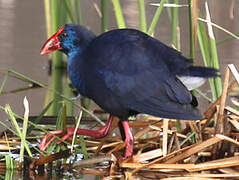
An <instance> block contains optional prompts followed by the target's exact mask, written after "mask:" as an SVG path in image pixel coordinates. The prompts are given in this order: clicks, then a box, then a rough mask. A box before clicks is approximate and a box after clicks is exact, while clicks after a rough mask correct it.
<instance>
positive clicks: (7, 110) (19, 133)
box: [5, 105, 32, 162]
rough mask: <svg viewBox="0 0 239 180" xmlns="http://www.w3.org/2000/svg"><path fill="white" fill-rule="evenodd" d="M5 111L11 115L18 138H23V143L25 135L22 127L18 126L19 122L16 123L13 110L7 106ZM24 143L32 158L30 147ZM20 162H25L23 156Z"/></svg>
mask: <svg viewBox="0 0 239 180" xmlns="http://www.w3.org/2000/svg"><path fill="white" fill-rule="evenodd" d="M5 111H6V113H7V114H8V115H9V117H10V120H11V122H12V124H13V125H14V127H15V128H16V130H17V133H18V136H19V137H20V138H21V141H22V140H23V138H24V136H23V134H22V132H21V130H20V127H19V126H18V123H17V121H16V118H15V116H14V113H13V112H12V110H11V108H10V106H9V105H6V107H5ZM23 143H24V146H25V148H26V151H27V153H28V155H29V156H30V157H32V153H31V151H30V148H29V147H28V144H27V143H26V142H25V140H23ZM20 162H23V156H20Z"/></svg>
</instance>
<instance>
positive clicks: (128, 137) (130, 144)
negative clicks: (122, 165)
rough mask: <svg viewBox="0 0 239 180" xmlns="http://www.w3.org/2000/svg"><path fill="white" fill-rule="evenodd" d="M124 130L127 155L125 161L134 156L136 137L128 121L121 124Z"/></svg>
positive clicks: (125, 154)
mask: <svg viewBox="0 0 239 180" xmlns="http://www.w3.org/2000/svg"><path fill="white" fill-rule="evenodd" d="M121 123H122V125H123V128H124V133H125V139H124V142H125V153H124V159H126V158H128V157H131V156H133V150H134V137H133V134H132V132H131V129H130V127H129V122H128V121H122V122H121Z"/></svg>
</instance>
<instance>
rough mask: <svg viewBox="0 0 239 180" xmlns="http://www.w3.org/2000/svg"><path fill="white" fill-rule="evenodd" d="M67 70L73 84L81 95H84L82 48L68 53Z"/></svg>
mask: <svg viewBox="0 0 239 180" xmlns="http://www.w3.org/2000/svg"><path fill="white" fill-rule="evenodd" d="M67 70H68V74H69V77H70V79H71V82H72V84H73V86H74V87H75V88H77V89H78V90H79V91H80V94H81V95H83V96H86V92H85V84H84V79H85V73H84V58H83V51H82V50H80V49H78V50H77V49H76V50H75V51H72V52H71V53H68V62H67Z"/></svg>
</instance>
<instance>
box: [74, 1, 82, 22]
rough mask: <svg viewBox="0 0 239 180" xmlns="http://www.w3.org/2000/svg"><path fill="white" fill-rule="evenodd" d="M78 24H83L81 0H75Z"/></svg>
mask: <svg viewBox="0 0 239 180" xmlns="http://www.w3.org/2000/svg"><path fill="white" fill-rule="evenodd" d="M74 4H75V12H76V20H77V24H82V17H81V3H80V0H74Z"/></svg>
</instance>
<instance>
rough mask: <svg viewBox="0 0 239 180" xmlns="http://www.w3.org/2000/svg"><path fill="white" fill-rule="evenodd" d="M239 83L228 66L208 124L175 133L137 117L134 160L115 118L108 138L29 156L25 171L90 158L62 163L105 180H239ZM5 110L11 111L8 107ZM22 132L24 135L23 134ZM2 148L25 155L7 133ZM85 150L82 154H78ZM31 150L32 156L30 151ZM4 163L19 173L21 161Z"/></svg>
mask: <svg viewBox="0 0 239 180" xmlns="http://www.w3.org/2000/svg"><path fill="white" fill-rule="evenodd" d="M230 79H231V80H230ZM238 83H239V75H238V72H237V70H236V68H235V66H234V65H232V64H231V65H228V67H227V69H226V73H225V77H224V84H223V92H222V96H220V97H219V98H218V99H217V100H216V101H215V103H213V104H212V105H210V106H209V108H208V109H207V110H206V111H205V112H204V116H205V119H203V120H201V121H198V122H195V121H183V123H182V124H183V127H182V129H181V130H178V129H177V121H176V120H174V119H162V118H158V117H152V116H145V115H139V116H137V118H136V119H137V121H135V120H132V121H130V126H131V128H132V129H133V130H134V139H135V142H134V156H133V157H130V158H127V159H124V158H123V152H124V150H123V149H124V142H123V141H122V140H121V137H120V136H119V135H118V134H117V122H118V119H117V118H116V119H115V120H114V124H113V125H112V126H111V129H110V133H109V135H108V136H107V137H105V138H103V139H99V140H96V139H93V138H89V137H88V138H86V139H85V141H83V140H82V138H76V139H75V142H74V147H73V146H71V147H72V149H71V150H70V148H69V146H68V148H67V147H65V149H62V148H61V150H60V151H58V152H57V151H55V153H54V152H53V151H52V150H51V152H50V153H48V155H46V156H41V157H40V158H36V157H33V156H32V155H31V154H28V155H25V160H26V159H28V160H29V161H28V163H26V164H25V168H26V167H30V168H31V169H33V170H34V169H35V168H36V167H38V166H42V165H44V164H46V163H52V162H55V161H57V160H58V162H59V160H61V159H69V157H73V156H75V155H77V154H79V153H84V154H85V153H86V154H87V155H85V157H86V158H85V159H84V160H81V161H79V160H78V161H71V163H69V162H67V161H65V160H63V161H62V160H61V161H60V162H62V164H61V168H63V169H64V170H66V171H70V170H71V171H72V170H73V171H74V170H76V171H79V172H80V173H82V174H94V175H99V176H100V177H101V178H102V179H108V178H118V179H193V178H197V179H199V178H200V179H221V178H224V179H237V178H239V141H238V135H239V133H238V132H239V122H238V121H239V111H238V110H237V108H238V107H239V103H238V101H237V96H238V93H237V90H235V89H237V88H238ZM25 103H26V102H25ZM63 107H64V106H63ZM7 109H8V111H9V107H7ZM64 111H65V110H64V109H63V112H64ZM97 112H98V110H97ZM25 116H27V115H26V114H25ZM63 116H65V113H63ZM10 117H11V116H10ZM26 118H27V117H25V119H26ZM44 118H48V119H49V117H47V116H46V117H44V116H43V119H44ZM66 118H67V117H66ZM68 118H72V117H68ZM23 119H24V118H23ZM25 119H24V120H25ZM35 119H36V117H35ZM79 119H80V118H79ZM17 120H18V121H20V119H19V118H18V119H17ZM47 121H48V120H47ZM88 122H89V119H87V118H82V119H81V125H84V124H86V123H87V124H88ZM25 123H26V122H25ZM28 123H30V124H31V123H32V119H31V118H30V117H29V122H28ZM23 124H24V122H23ZM19 131H20V132H24V131H21V130H20V129H19ZM18 133H19V132H18ZM25 133H26V132H25ZM30 137H31V136H30V134H28V136H27V137H25V138H26V139H25V141H24V142H25V143H26V142H28V144H29V141H30V142H32V143H33V142H35V143H36V140H37V139H39V138H40V137H42V136H40V137H39V136H38V137H35V138H32V139H31V138H30ZM0 142H1V144H2V146H1V149H0V151H6V150H7V151H9V152H10V151H16V150H19V151H20V149H21V147H20V146H19V145H21V143H22V140H21V138H17V137H16V136H15V135H13V134H12V135H11V134H9V132H8V135H7V134H5V135H3V136H2V139H0ZM82 142H84V146H83V145H82ZM69 145H70V144H69ZM79 146H81V147H79ZM82 147H83V149H81V150H80V148H82ZM30 148H31V150H32V147H30ZM26 152H28V151H26ZM35 154H36V153H35ZM5 159H6V163H8V164H10V165H11V164H15V165H14V167H15V168H20V167H21V161H19V162H17V163H16V161H14V162H15V163H13V161H12V160H11V158H10V159H9V157H8V158H5ZM70 159H71V158H70ZM6 163H4V162H2V163H1V164H0V169H2V170H4V169H6V167H8V168H9V165H7V164H6ZM54 167H55V168H56V167H57V164H55V163H53V169H54Z"/></svg>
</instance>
